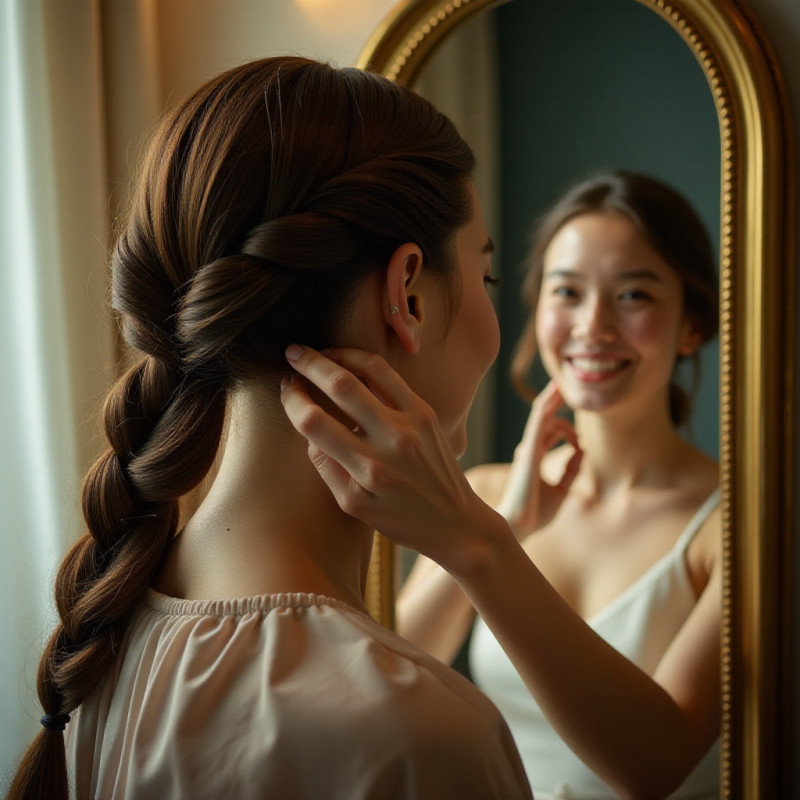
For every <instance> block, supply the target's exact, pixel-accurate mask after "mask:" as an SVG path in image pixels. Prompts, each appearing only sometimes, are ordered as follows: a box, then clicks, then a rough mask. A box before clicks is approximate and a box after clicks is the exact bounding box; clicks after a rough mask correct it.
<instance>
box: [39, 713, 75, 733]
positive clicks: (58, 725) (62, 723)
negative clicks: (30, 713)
mask: <svg viewBox="0 0 800 800" xmlns="http://www.w3.org/2000/svg"><path fill="white" fill-rule="evenodd" d="M40 722H41V723H42V725H44V727H45V728H47V729H48V730H51V731H63V730H64V728H66V727H67V723H68V722H69V714H45V715H44V716H43V717H42V718H41V720H40Z"/></svg>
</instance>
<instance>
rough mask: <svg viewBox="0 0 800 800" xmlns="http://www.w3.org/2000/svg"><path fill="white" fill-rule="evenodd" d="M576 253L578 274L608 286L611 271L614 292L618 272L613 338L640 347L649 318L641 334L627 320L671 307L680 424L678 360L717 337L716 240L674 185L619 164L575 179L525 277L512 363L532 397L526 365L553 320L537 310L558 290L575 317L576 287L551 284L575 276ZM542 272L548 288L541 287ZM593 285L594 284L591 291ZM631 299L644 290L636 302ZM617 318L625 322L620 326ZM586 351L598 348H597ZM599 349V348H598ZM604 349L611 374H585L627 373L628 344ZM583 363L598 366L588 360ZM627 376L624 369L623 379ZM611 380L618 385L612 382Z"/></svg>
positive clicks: (671, 360)
mask: <svg viewBox="0 0 800 800" xmlns="http://www.w3.org/2000/svg"><path fill="white" fill-rule="evenodd" d="M581 250H582V252H581ZM601 254H602V255H601ZM595 255H596V258H595ZM570 258H573V259H578V260H577V261H576V262H575V263H580V264H581V265H582V269H583V270H584V274H583V275H582V276H572V277H580V280H582V281H585V280H586V278H587V275H588V277H590V278H592V279H595V280H596V284H595V288H597V286H600V285H601V284H600V283H597V282H598V281H600V280H601V278H602V276H603V275H605V276H606V278H605V280H606V286H607V287H608V288H609V291H611V289H612V288H613V286H612V284H611V283H610V281H611V278H612V277H613V278H614V280H616V281H617V283H616V284H614V286H616V287H618V288H616V289H614V292H616V294H612V295H611V297H612V299H613V298H619V299H618V301H617V300H614V302H615V303H616V305H613V306H612V305H609V306H608V307H609V308H610V309H611V311H610V312H609V313H610V316H609V317H608V324H609V330H610V331H612V330H613V331H615V333H613V334H612V333H609V334H608V336H610V337H612V338H613V337H616V338H617V339H618V340H619V341H623V340H624V339H625V337H626V336H627V337H628V343H629V344H633V345H634V348H633V349H634V350H635V346H636V345H637V343H636V342H635V340H633V341H632V340H631V338H630V337H632V336H633V337H635V336H637V335H641V336H646V332H648V331H649V332H650V333H651V332H652V325H651V327H650V328H649V329H648V328H647V327H641V326H640V328H639V330H640V331H642V333H641V334H637V333H636V330H637V328H636V326H635V325H630V326H628V327H627V328H625V326H626V324H627V322H628V321H636V320H637V319H638V321H639V322H641V323H642V325H644V324H645V323H647V322H648V321H649V322H650V323H653V322H654V321H656V320H657V319H658V315H657V312H658V310H659V304H660V307H661V308H662V309H663V307H664V306H665V305H666V306H667V309H666V310H667V311H670V312H671V314H672V318H673V321H674V323H675V325H674V327H675V336H673V337H672V338H670V336H669V335H667V336H666V339H664V343H663V347H665V348H668V349H669V348H670V347H671V348H672V351H671V352H666V353H664V354H663V358H665V359H666V361H667V369H666V379H665V380H666V383H667V385H668V387H669V390H668V397H669V412H670V415H671V418H672V421H673V422H674V423H675V424H680V423H682V422H684V421H685V420H686V418H687V417H688V415H689V401H688V398H687V397H686V396H685V394H684V393H683V391H682V390H681V389H680V388H679V387H678V386H677V385H675V384H674V382H672V383H670V377H671V373H672V366H673V365H674V364H675V363H676V361H679V360H682V359H685V358H696V351H697V348H698V347H699V345H701V344H702V343H704V342H707V341H709V340H710V339H712V338H713V337H714V336H715V335H716V332H717V325H718V313H719V312H718V289H717V274H716V267H715V263H714V257H713V250H712V246H711V243H710V241H709V237H708V234H707V232H706V230H705V228H704V226H703V224H702V223H701V222H700V220H699V219H698V217H697V215H696V214H695V212H694V211H693V209H692V208H691V206H690V205H689V204H688V203H687V202H686V200H685V199H684V198H683V197H681V196H680V195H679V194H678V193H677V192H676V191H674V190H673V189H671V188H670V187H668V186H666V185H665V184H663V183H660V182H659V181H656V180H654V179H653V178H649V177H647V176H644V175H640V174H635V173H629V172H614V173H610V174H604V175H599V176H597V177H595V178H592V179H590V180H588V181H585V182H583V183H581V184H579V185H577V186H575V187H574V188H573V189H572V190H570V191H569V192H568V193H567V194H566V195H564V196H563V197H562V198H561V199H560V200H559V201H558V202H557V203H556V204H555V205H554V206H553V208H552V209H551V210H550V211H549V212H548V213H547V214H546V215H545V216H544V218H543V219H542V220H541V222H540V224H539V226H538V228H537V235H536V238H535V241H534V245H533V248H532V250H531V253H530V256H529V260H528V272H527V275H526V278H525V282H524V284H523V296H524V298H525V301H526V304H527V307H528V308H529V309H530V312H531V316H530V318H529V321H528V324H527V326H526V328H525V331H524V333H523V335H522V337H521V339H520V341H519V343H518V345H517V350H516V353H515V356H514V360H513V363H512V379H513V381H514V384H515V386H516V387H517V389H518V390H519V391H521V392H522V393H523V394H524V395H526V396H530V390H529V389H528V388H527V385H526V379H527V376H528V372H529V369H530V366H531V364H532V362H533V359H534V358H535V356H536V354H537V352H539V345H540V343H539V341H538V336H537V328H538V329H539V330H538V334H539V336H541V335H542V334H544V333H546V332H547V330H548V329H547V327H546V326H547V324H548V322H549V320H548V319H544V313H540V312H544V311H546V310H547V309H548V308H551V307H553V306H554V303H553V302H551V301H549V300H548V297H552V296H556V295H557V296H558V299H559V300H558V301H559V303H561V305H562V307H564V308H568V307H569V308H572V309H573V310H575V315H577V308H578V305H579V304H578V301H577V297H578V293H576V292H575V291H573V289H572V288H570V287H569V286H556V285H555V283H554V281H555V280H557V279H559V278H560V277H561V278H563V277H570V269H566V268H563V267H564V266H565V264H566V262H567V261H569V259H570ZM556 259H560V260H561V261H562V264H561V265H560V266H559V267H558V268H557V269H556V268H555V265H554V263H553V262H554V260H556ZM644 261H647V262H648V264H649V269H647V270H645V269H634V267H636V266H637V263H638V265H639V266H641V264H642V263H643V262H644ZM604 264H605V265H606V267H605V268H604V267H603V265H604ZM614 264H617V265H618V266H617V268H616V271H614V270H611V272H609V269H608V265H611V266H612V267H613V265H614ZM567 266H568V265H567ZM603 269H605V272H603ZM554 270H555V271H554ZM586 270H588V273H587V272H586ZM551 273H552V277H547V278H545V274H547V275H548V276H551ZM625 277H637V278H638V279H641V280H644V282H645V284H646V283H647V282H648V281H649V282H650V286H649V288H648V287H647V286H646V285H644V284H643V288H641V289H639V288H636V287H634V286H633V285H632V284H631V282H630V280H629V281H628V283H627V284H626V285H625V286H623V285H622V283H621V281H622V279H623V278H625ZM543 278H544V280H545V284H547V292H548V294H547V295H545V294H543V292H544V289H543ZM641 280H640V282H641ZM582 285H583V284H581V286H582ZM589 288H591V287H589V286H587V292H588V289H589ZM551 289H552V292H551V291H550V290H551ZM650 289H653V290H657V291H656V293H655V294H653V297H652V302H648V301H647V296H648V293H649V292H650ZM564 295H569V302H562V299H561V298H563V296H564ZM585 297H586V303H585V305H587V307H588V302H589V299H590V295H589V294H588V293H587V294H586V295H585ZM631 298H637V299H636V303H633V302H632V300H631ZM616 308H618V309H620V313H619V316H618V317H614V316H613V315H614V313H615V309H616ZM601 310H602V309H601ZM598 313H600V312H598ZM575 315H574V316H575ZM662 316H663V315H662ZM612 317H613V318H612ZM576 319H577V316H576ZM617 320H622V322H619V323H618V321H617ZM617 325H619V327H615V326H617ZM666 333H667V334H668V333H669V331H667V332H666ZM604 335H605V334H604ZM578 338H581V337H580V336H578ZM670 342H671V343H672V344H670ZM641 343H642V344H643V346H644V347H645V349H646V347H647V342H646V341H645V340H644V339H642V342H641ZM542 345H544V342H542ZM565 349H566V350H567V352H568V353H569V352H571V353H577V352H578V350H580V344H579V343H578V344H577V345H576V344H575V343H573V344H571V345H569V346H565ZM585 349H587V353H589V354H591V352H592V348H585ZM651 349H652V348H651ZM602 350H603V348H598V349H597V352H601V351H602ZM617 351H619V353H617ZM606 352H607V353H608V354H609V356H610V358H609V359H606V361H607V362H608V363H604V364H603V365H601V366H602V367H603V370H605V372H603V371H601V372H600V373H598V374H597V375H594V374H591V375H588V376H584V377H587V380H588V379H593V378H600V377H603V378H605V377H610V378H614V379H615V378H616V376H617V373H616V372H615V371H614V370H615V368H616V367H620V370H619V372H620V374H622V373H624V371H625V370H624V367H625V366H626V362H625V358H626V355H627V354H626V352H625V347H624V344H623V345H621V346H619V347H616V349H615V346H612V345H609V346H608V347H607V348H606ZM634 358H635V354H634ZM614 359H617V363H616V364H612V363H611V361H613V360H614ZM570 366H573V365H570ZM584 366H588V367H592V365H591V364H588V365H584ZM594 366H598V365H594ZM624 379H625V376H624V374H623V376H622V381H623V382H624ZM601 383H602V382H601ZM606 383H607V385H609V386H611V385H612V384H613V381H611V380H609V381H607V382H606ZM599 385H600V384H598V386H599ZM622 385H623V383H620V386H622ZM665 389H666V386H665Z"/></svg>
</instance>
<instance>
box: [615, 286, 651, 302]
mask: <svg viewBox="0 0 800 800" xmlns="http://www.w3.org/2000/svg"><path fill="white" fill-rule="evenodd" d="M652 299H653V297H652V295H651V294H650V293H649V292H646V291H645V290H644V289H628V290H627V291H624V292H622V294H620V300H633V301H643V300H652Z"/></svg>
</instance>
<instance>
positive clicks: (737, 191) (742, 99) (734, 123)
mask: <svg viewBox="0 0 800 800" xmlns="http://www.w3.org/2000/svg"><path fill="white" fill-rule="evenodd" d="M619 2H626V3H628V4H634V5H635V4H638V5H641V6H643V7H644V9H645V10H647V11H648V12H649V13H651V14H656V15H658V17H660V18H661V19H660V20H658V21H659V22H660V23H661V24H662V25H669V26H671V27H672V28H673V29H674V31H676V32H677V33H678V34H679V36H680V38H681V39H682V41H683V43H684V46H685V47H686V48H687V51H688V53H690V54H691V55H692V56H693V57H694V58H695V59H696V61H697V62H698V63H699V65H700V67H701V69H702V72H703V74H704V75H705V79H706V81H707V84H708V87H709V97H710V100H711V101H712V102H713V105H714V108H715V110H716V117H717V121H718V125H719V142H720V158H719V168H720V173H719V179H718V180H719V197H720V200H721V202H720V203H719V207H718V208H719V217H718V222H717V225H716V226H715V227H716V228H717V229H718V230H719V239H718V241H719V256H720V261H719V263H720V289H721V326H720V337H719V353H720V356H719V359H720V360H719V376H720V383H719V431H720V441H719V457H720V473H721V485H722V492H723V502H722V506H723V547H724V573H725V588H724V600H723V603H724V622H723V642H722V647H723V659H722V663H723V698H722V700H723V703H722V706H723V726H722V728H723V735H722V795H723V796H725V797H743V798H760V797H778V796H781V788H780V787H781V786H785V785H786V780H787V777H786V772H785V770H786V768H787V766H788V764H789V763H790V758H789V753H788V744H789V735H788V734H789V728H790V725H791V720H786V719H784V718H783V715H781V714H780V713H779V712H780V710H781V707H782V705H784V704H785V703H786V702H787V700H788V698H789V697H790V680H791V673H790V669H789V665H788V663H787V662H786V656H785V655H784V654H785V652H786V650H787V648H784V647H781V643H782V639H781V636H782V635H784V634H783V633H782V632H784V631H788V630H790V625H789V623H790V620H789V615H790V609H791V606H790V603H789V602H788V590H789V588H790V586H791V577H792V576H791V574H790V571H791V560H790V559H789V558H788V557H787V556H788V553H787V551H786V548H787V544H788V543H789V542H790V541H791V531H792V527H791V523H792V518H791V505H790V501H791V494H790V493H791V485H792V475H791V454H790V450H789V448H790V447H791V442H792V436H791V434H792V410H791V395H790V390H791V375H790V372H791V367H790V365H791V363H792V360H791V352H790V347H791V342H792V341H793V335H792V333H793V332H792V322H791V309H790V307H789V306H788V305H786V304H785V303H784V298H785V297H791V296H792V295H791V293H790V292H789V291H788V288H789V287H790V286H791V277H790V276H791V269H792V264H793V261H792V256H793V253H792V239H791V235H790V230H791V228H790V225H791V221H792V215H791V211H792V209H791V208H790V204H789V203H787V202H786V198H787V197H793V196H794V191H793V190H794V185H793V175H792V173H791V169H790V166H791V159H790V158H789V155H788V154H789V153H790V152H791V151H790V149H789V142H790V135H791V134H790V131H789V130H788V128H787V125H788V123H787V120H788V119H789V115H788V113H787V111H786V98H785V93H784V91H783V85H782V81H781V77H780V74H779V72H778V70H777V67H776V65H775V61H774V58H773V57H772V55H771V52H770V49H769V45H768V42H766V40H765V39H764V37H763V35H762V34H761V33H760V30H759V29H758V27H757V26H756V24H755V22H754V21H753V20H752V19H751V18H750V16H749V14H748V13H747V12H745V11H744V10H743V8H742V6H741V4H739V3H736V2H732V1H729V0H716V2H711V0H680V1H676V2H671V3H667V2H665V1H664V0H619ZM497 5H500V3H499V2H495V1H493V0H472V2H469V0H461V2H458V0H452V1H451V2H442V0H416V1H415V2H409V3H407V4H402V3H401V4H400V5H399V6H397V7H396V8H395V10H394V12H393V14H392V15H391V16H390V17H389V18H388V19H387V20H386V21H385V23H384V25H382V26H381V28H379V29H378V31H376V33H375V35H374V36H373V38H372V39H371V40H370V42H369V43H368V44H367V46H366V48H365V49H364V51H363V53H362V56H361V58H360V59H359V66H367V65H369V66H371V67H372V68H374V69H376V70H378V71H381V72H383V73H384V74H386V75H388V76H389V77H391V78H393V79H395V80H398V81H400V82H402V83H405V84H408V85H415V84H416V83H417V82H418V81H419V80H420V79H422V80H425V70H426V69H428V68H429V67H430V66H431V65H432V64H433V60H434V58H435V53H436V52H437V50H438V48H439V47H440V45H441V43H442V42H443V41H444V40H445V39H446V38H447V37H449V35H450V34H451V33H452V32H453V31H455V30H456V29H460V28H461V27H462V26H464V25H467V24H469V21H470V20H474V18H475V16H476V15H477V14H478V13H480V12H483V11H485V10H487V9H489V8H492V7H494V6H497ZM594 5H595V7H596V8H597V7H600V4H594ZM599 13H603V12H602V11H601V12H599ZM579 24H581V21H580V20H576V26H577V25H579ZM642 169H644V168H642ZM644 171H646V169H645V170H644ZM577 177H581V176H580V175H579V176H577ZM550 199H552V198H550ZM692 199H693V200H695V198H692ZM701 214H702V208H701ZM706 221H707V223H708V224H709V225H710V226H713V223H712V222H711V221H710V220H709V219H706ZM504 246H505V242H504ZM377 544H378V546H377V547H376V553H375V569H374V570H373V571H372V572H371V576H370V594H371V597H370V599H371V604H372V605H371V607H372V609H373V611H374V613H376V614H379V615H380V616H381V617H382V619H383V620H384V621H385V622H387V623H388V624H390V623H391V615H392V608H391V606H392V598H393V596H394V585H393V584H394V575H395V567H394V564H393V559H394V550H393V547H391V546H390V545H388V544H387V543H386V542H384V541H383V540H381V539H380V538H379V537H378V543H377Z"/></svg>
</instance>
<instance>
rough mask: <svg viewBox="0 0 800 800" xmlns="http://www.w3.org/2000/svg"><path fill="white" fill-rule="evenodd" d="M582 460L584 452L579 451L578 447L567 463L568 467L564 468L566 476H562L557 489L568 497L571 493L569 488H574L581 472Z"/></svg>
mask: <svg viewBox="0 0 800 800" xmlns="http://www.w3.org/2000/svg"><path fill="white" fill-rule="evenodd" d="M582 459H583V450H580V449H578V448H577V446H576V449H575V452H574V453H573V454H572V456H571V457H570V459H569V461H568V462H567V466H566V467H565V468H564V474H563V475H562V476H561V480H560V481H559V482H558V486H557V487H556V488H557V489H558V491H559V492H561V494H563V495H566V493H567V492H568V491H569V487H570V486H572V482H573V481H574V480H575V478H576V476H577V474H578V472H579V471H580V468H581V460H582Z"/></svg>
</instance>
